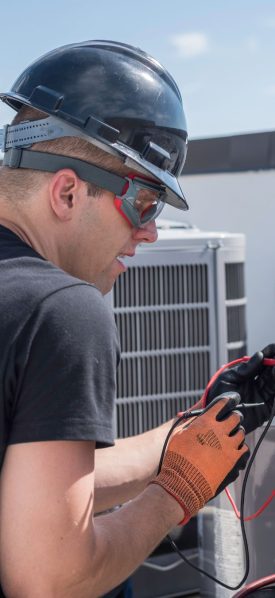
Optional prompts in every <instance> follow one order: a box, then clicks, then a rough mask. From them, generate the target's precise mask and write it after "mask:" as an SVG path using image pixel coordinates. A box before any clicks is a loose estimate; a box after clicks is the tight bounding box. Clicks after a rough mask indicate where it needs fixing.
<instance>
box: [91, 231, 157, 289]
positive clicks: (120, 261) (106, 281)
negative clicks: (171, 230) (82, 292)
mask: <svg viewBox="0 0 275 598" xmlns="http://www.w3.org/2000/svg"><path fill="white" fill-rule="evenodd" d="M157 237H158V233H157V228H156V224H155V221H152V222H149V223H148V224H147V225H144V226H143V227H142V228H138V229H132V234H131V238H130V239H129V241H127V243H125V245H124V247H122V250H121V252H120V254H119V255H118V256H117V257H115V259H114V260H113V261H112V262H111V263H110V265H109V266H108V267H107V268H105V270H103V271H102V272H101V273H100V274H99V275H98V276H97V277H96V279H95V281H94V284H95V285H96V286H97V288H98V289H99V290H100V291H101V292H102V294H103V295H106V293H109V292H110V291H111V289H112V288H113V286H114V284H115V281H116V279H117V278H118V276H119V275H120V274H122V273H123V272H126V270H127V266H126V265H125V263H124V258H125V257H126V256H127V257H133V256H134V255H135V253H136V248H137V246H138V245H140V243H154V242H155V241H156V240H157Z"/></svg>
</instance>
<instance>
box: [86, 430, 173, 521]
mask: <svg viewBox="0 0 275 598" xmlns="http://www.w3.org/2000/svg"><path fill="white" fill-rule="evenodd" d="M172 424H173V421H172V420H171V421H169V422H166V423H165V424H163V425H162V426H159V427H158V428H155V429H154V430H150V431H149V432H145V433H144V434H139V435H137V436H132V437H130V438H122V439H119V440H117V441H116V444H115V446H113V447H111V448H105V449H99V450H96V451H95V513H100V512H101V511H104V510H107V509H110V508H111V507H114V506H116V505H121V504H123V503H125V502H127V501H128V500H131V499H133V498H134V497H135V496H137V495H138V494H140V492H142V490H144V488H145V487H146V486H147V485H148V483H149V482H150V480H151V479H152V478H153V477H154V476H155V475H156V472H157V468H158V464H159V460H160V455H161V450H162V447H163V444H164V441H165V438H166V436H167V434H168V432H169V430H170V428H171V426H172Z"/></svg>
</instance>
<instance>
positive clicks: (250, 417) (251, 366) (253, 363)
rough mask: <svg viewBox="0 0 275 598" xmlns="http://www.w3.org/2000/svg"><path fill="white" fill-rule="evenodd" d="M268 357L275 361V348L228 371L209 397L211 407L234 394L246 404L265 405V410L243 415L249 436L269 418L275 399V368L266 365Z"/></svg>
mask: <svg viewBox="0 0 275 598" xmlns="http://www.w3.org/2000/svg"><path fill="white" fill-rule="evenodd" d="M264 357H269V358H270V357H273V358H274V357H275V344H273V345H268V346H267V347H265V348H264V349H263V350H262V351H258V352H257V353H254V355H253V356H252V357H251V359H250V360H249V361H247V362H246V363H241V364H240V365H236V366H233V367H232V368H227V369H225V370H224V371H223V372H222V373H221V374H220V376H219V377H218V378H217V380H216V381H215V382H214V384H213V386H212V387H211V388H210V391H209V393H208V397H207V404H208V403H209V402H211V401H212V400H213V399H214V397H216V396H218V395H221V394H222V393H224V392H229V391H234V392H238V393H239V394H240V395H241V399H242V402H243V403H262V402H264V403H265V405H264V406H262V407H255V409H247V410H244V411H243V415H244V420H243V423H242V425H243V427H244V429H245V432H246V434H248V433H249V432H252V431H253V430H255V429H256V428H258V427H259V426H261V425H262V424H263V423H264V421H266V420H267V419H268V418H269V416H270V413H271V409H272V406H273V400H274V398H275V367H271V366H264V365H262V361H263V359H264Z"/></svg>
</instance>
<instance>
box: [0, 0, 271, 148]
mask: <svg viewBox="0 0 275 598" xmlns="http://www.w3.org/2000/svg"><path fill="white" fill-rule="evenodd" d="M0 14H1V17H0V18H1V33H0V56H1V69H0V91H8V90H9V89H10V87H11V85H12V84H13V82H14V81H15V80H16V78H17V76H18V75H19V74H20V73H21V72H22V71H23V70H24V69H25V68H26V67H27V66H28V65H29V64H30V63H31V62H33V61H34V60H35V59H36V58H38V57H39V56H41V55H42V54H44V53H46V52H47V51H49V50H51V49H53V48H56V47H58V46H62V45H64V44H69V43H73V42H79V41H84V40H88V39H107V40H116V41H121V42H125V43H129V44H132V45H134V46H138V47H140V48H142V49H143V50H145V51H147V52H149V53H150V54H152V56H154V57H155V58H156V59H158V60H159V61H160V62H161V63H162V64H163V65H164V66H165V67H166V68H167V69H168V70H169V71H170V72H171V74H172V75H173V76H174V78H175V80H176V82H177V84H178V86H179V88H180V91H181V94H182V98H183V104H184V108H185V111H186V116H187V123H188V133H189V138H191V139H194V138H202V137H216V136H221V135H232V134H240V133H248V132H258V131H268V130H273V129H274V127H275V0H219V1H218V0H189V1H188V2H187V1H186V0H169V1H167V0H166V1H164V0H138V1H137V0H136V1H135V2H133V1H132V0H128V1H126V0H105V1H104V2H101V1H100V0H96V1H95V0H47V1H46V2H41V1H40V0H36V1H35V0H24V1H23V2H22V0H20V1H19V0H13V1H12V2H8V1H7V0H2V3H1V13H0ZM12 116H13V111H12V110H11V109H9V108H8V107H6V106H5V105H4V104H2V103H0V127H2V126H3V125H4V124H6V123H8V122H10V120H11V118H12Z"/></svg>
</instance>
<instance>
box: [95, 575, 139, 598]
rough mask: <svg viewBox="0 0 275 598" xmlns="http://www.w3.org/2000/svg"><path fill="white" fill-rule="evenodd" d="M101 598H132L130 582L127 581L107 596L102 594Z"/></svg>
mask: <svg viewBox="0 0 275 598" xmlns="http://www.w3.org/2000/svg"><path fill="white" fill-rule="evenodd" d="M102 598H133V592H132V584H131V581H130V580H129V579H127V580H126V581H124V583H122V584H121V585H120V586H118V587H117V588H114V590H112V591H111V592H109V593H108V594H104V596H103V597H102Z"/></svg>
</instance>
